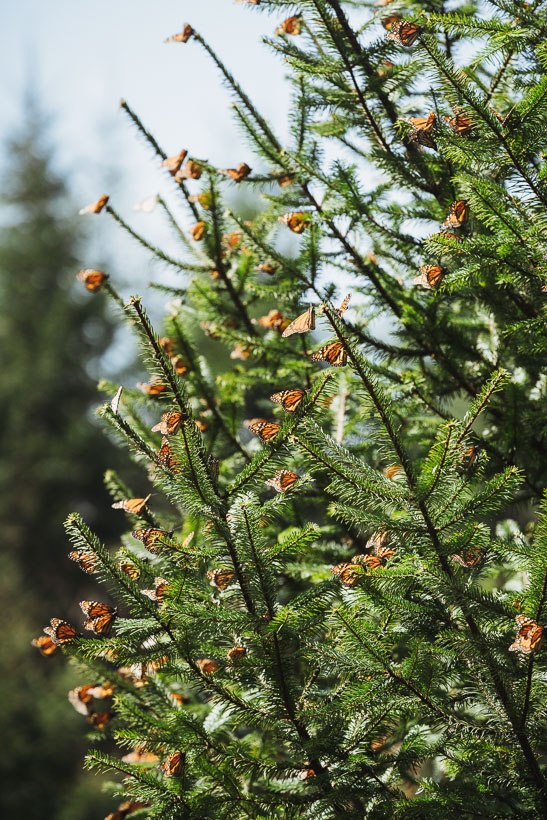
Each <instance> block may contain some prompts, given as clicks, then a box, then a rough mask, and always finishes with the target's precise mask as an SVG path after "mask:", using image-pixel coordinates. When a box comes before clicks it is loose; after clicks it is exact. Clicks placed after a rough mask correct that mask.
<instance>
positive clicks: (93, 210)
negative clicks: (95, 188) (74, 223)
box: [78, 194, 109, 215]
mask: <svg viewBox="0 0 547 820" xmlns="http://www.w3.org/2000/svg"><path fill="white" fill-rule="evenodd" d="M108 200H109V197H108V196H107V195H106V194H103V196H100V197H99V199H98V200H97V201H96V202H91V204H90V205H86V206H85V208H81V209H80V210H79V211H78V213H79V214H80V215H81V214H100V213H101V211H102V209H103V208H104V206H105V205H106V203H107V202H108Z"/></svg>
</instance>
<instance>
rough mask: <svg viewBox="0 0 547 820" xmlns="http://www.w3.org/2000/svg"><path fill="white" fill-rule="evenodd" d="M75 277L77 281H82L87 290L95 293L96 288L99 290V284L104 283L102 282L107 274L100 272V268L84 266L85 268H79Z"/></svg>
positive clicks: (106, 277)
mask: <svg viewBox="0 0 547 820" xmlns="http://www.w3.org/2000/svg"><path fill="white" fill-rule="evenodd" d="M76 279H77V280H78V281H79V282H83V284H84V287H85V288H87V290H90V291H91V293H96V292H97V291H98V290H100V288H101V285H104V283H105V282H106V281H107V279H108V274H107V273H102V271H100V270H93V269H92V268H85V270H81V271H80V272H79V273H78V274H77V276H76Z"/></svg>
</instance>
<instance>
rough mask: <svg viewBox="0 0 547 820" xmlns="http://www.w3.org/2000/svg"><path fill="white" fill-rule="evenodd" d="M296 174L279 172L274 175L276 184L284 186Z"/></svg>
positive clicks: (288, 183)
mask: <svg viewBox="0 0 547 820" xmlns="http://www.w3.org/2000/svg"><path fill="white" fill-rule="evenodd" d="M295 176H296V174H279V175H278V176H276V177H275V178H276V180H277V184H278V185H279V187H280V188H286V187H287V185H290V184H291V182H292V181H293V180H294V178H295Z"/></svg>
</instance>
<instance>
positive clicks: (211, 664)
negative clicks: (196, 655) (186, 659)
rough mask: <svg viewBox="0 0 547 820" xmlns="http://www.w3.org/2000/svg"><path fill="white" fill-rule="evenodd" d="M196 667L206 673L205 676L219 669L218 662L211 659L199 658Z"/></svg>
mask: <svg viewBox="0 0 547 820" xmlns="http://www.w3.org/2000/svg"><path fill="white" fill-rule="evenodd" d="M197 665H198V666H199V668H200V670H201V671H202V672H206V673H207V675H212V674H213V672H216V671H217V669H220V664H219V662H218V661H214V660H212V659H211V658H201V659H200V660H198V661H197Z"/></svg>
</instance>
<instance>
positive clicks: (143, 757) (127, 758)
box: [122, 749, 159, 763]
mask: <svg viewBox="0 0 547 820" xmlns="http://www.w3.org/2000/svg"><path fill="white" fill-rule="evenodd" d="M158 760H159V757H158V756H157V755H155V754H153V753H152V752H147V751H146V749H133V751H132V752H128V753H127V754H126V755H124V756H123V757H122V761H123V762H124V763H157V762H158Z"/></svg>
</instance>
